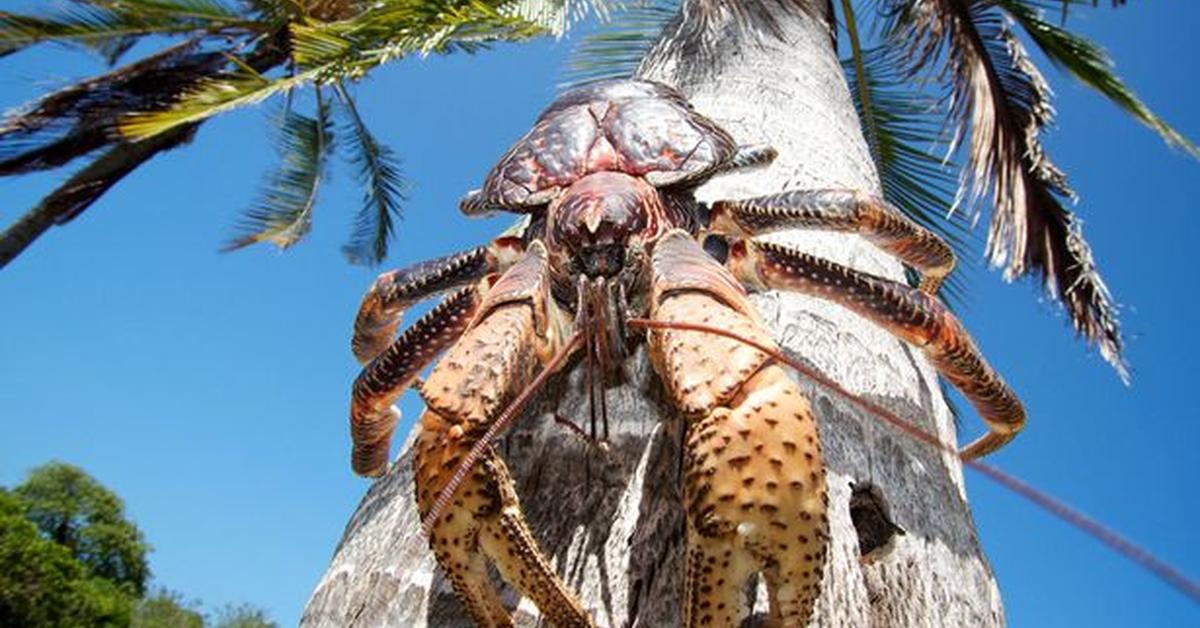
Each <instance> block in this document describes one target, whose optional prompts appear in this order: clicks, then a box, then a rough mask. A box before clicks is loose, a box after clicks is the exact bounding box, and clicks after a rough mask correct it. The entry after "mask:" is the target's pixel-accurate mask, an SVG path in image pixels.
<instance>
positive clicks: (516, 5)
mask: <svg viewBox="0 0 1200 628" xmlns="http://www.w3.org/2000/svg"><path fill="white" fill-rule="evenodd" d="M622 6H623V4H622V3H621V2H619V1H618V2H611V1H610V0H513V1H512V2H509V3H507V4H505V5H502V6H501V8H500V11H501V12H502V13H504V14H506V15H512V16H515V17H518V18H521V19H522V20H525V21H527V22H531V23H533V24H537V25H538V26H540V27H541V28H543V29H545V30H546V31H547V32H549V33H550V34H551V35H553V36H555V37H562V36H563V35H564V34H566V33H567V31H569V30H570V29H571V28H572V27H573V26H575V25H576V24H578V23H580V22H582V21H583V20H585V19H587V17H588V16H589V15H595V16H596V17H598V18H600V20H601V21H607V20H608V19H609V16H610V14H611V13H612V12H613V11H614V10H620V9H621V8H622Z"/></svg>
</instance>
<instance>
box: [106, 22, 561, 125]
mask: <svg viewBox="0 0 1200 628" xmlns="http://www.w3.org/2000/svg"><path fill="white" fill-rule="evenodd" d="M498 4H500V3H498ZM510 4H511V3H502V6H510ZM290 32H291V54H292V61H293V62H294V63H295V64H296V65H297V67H299V68H301V71H300V72H298V73H296V74H294V75H291V76H287V77H283V78H271V77H268V76H265V75H263V74H260V73H258V72H255V71H254V70H252V69H250V68H248V67H245V65H244V64H242V65H241V66H240V67H238V68H237V69H236V70H235V71H233V72H230V73H229V74H227V75H224V76H221V77H217V78H214V79H211V80H207V81H204V82H203V83H201V84H200V85H198V86H197V88H196V89H193V90H191V91H189V92H188V93H186V94H184V95H183V96H182V97H181V98H180V99H179V101H178V102H177V103H176V104H175V105H174V106H172V107H171V108H169V109H166V110H162V111H139V112H135V113H131V114H129V115H127V116H125V117H124V119H123V120H122V121H121V123H120V125H119V127H120V131H121V133H122V134H124V135H125V136H126V137H128V138H131V139H142V138H146V137H149V136H152V135H155V134H158V133H162V132H164V131H167V130H169V129H172V128H174V127H176V126H178V125H181V124H188V123H192V122H197V121H200V120H204V119H206V118H209V117H212V116H214V115H217V114H220V113H224V112H227V111H230V110H233V109H236V108H238V107H243V106H246V105H251V104H255V103H259V102H262V101H263V100H266V99H267V98H270V97H272V96H275V95H277V94H280V93H285V92H288V91H291V90H293V89H295V88H297V87H301V86H303V85H305V84H307V83H317V84H326V83H331V82H333V81H336V80H338V79H341V78H351V79H353V78H358V77H360V76H363V75H365V74H366V72H368V71H369V70H371V69H372V68H374V67H375V66H377V65H379V64H381V63H384V62H386V61H389V60H393V59H398V58H402V57H405V56H409V55H412V54H421V55H423V54H430V53H449V52H453V51H459V50H461V51H466V52H474V51H476V50H478V49H479V48H480V47H481V46H484V45H486V44H487V43H489V42H494V41H508V40H521V39H528V38H530V37H534V36H537V35H540V34H544V33H545V32H546V31H545V30H544V29H543V28H542V27H541V26H538V25H537V24H534V23H532V22H529V21H527V20H525V19H523V18H520V17H516V16H510V15H505V14H504V13H503V12H502V11H501V10H500V9H498V8H497V7H494V6H491V5H489V4H488V3H485V2H481V1H479V0H466V1H462V0H441V1H434V2H399V1H396V0H386V1H383V2H378V3H375V4H373V5H371V8H369V9H367V10H365V11H363V12H362V13H360V14H358V15H356V16H354V17H353V18H351V19H347V20H343V21H340V22H317V21H309V22H307V23H303V24H301V23H294V24H292V25H291V26H290ZM234 60H235V61H236V59H234Z"/></svg>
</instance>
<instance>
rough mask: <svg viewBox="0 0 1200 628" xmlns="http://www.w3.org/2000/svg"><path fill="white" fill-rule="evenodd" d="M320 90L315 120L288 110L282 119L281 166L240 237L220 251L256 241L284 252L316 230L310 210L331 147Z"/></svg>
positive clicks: (270, 177) (248, 216)
mask: <svg viewBox="0 0 1200 628" xmlns="http://www.w3.org/2000/svg"><path fill="white" fill-rule="evenodd" d="M319 94H320V93H319V92H318V98H317V111H316V116H315V117H309V116H306V115H303V114H299V113H296V112H295V111H292V109H291V108H290V107H289V108H285V109H284V111H283V113H282V114H281V115H280V116H279V136H278V140H277V142H276V147H277V149H278V151H279V155H280V162H279V166H278V168H277V169H276V170H275V171H274V172H272V173H271V174H270V175H268V177H267V180H266V183H265V185H264V187H263V191H262V193H261V194H260V196H259V199H258V200H257V201H256V202H255V203H254V205H252V206H251V207H250V209H249V210H248V211H247V212H246V215H245V216H244V217H243V219H242V221H241V225H240V230H241V231H242V234H241V235H238V236H237V237H235V238H234V239H233V240H232V241H230V242H229V244H227V245H226V246H225V247H224V248H223V249H222V250H224V251H232V250H235V249H240V248H243V247H246V246H249V245H251V244H255V243H257V242H270V243H272V244H274V245H276V246H278V247H279V248H281V249H286V248H288V247H290V246H292V245H294V244H296V243H297V242H299V241H300V240H301V239H302V238H303V237H304V236H305V235H307V234H308V232H309V230H310V229H311V228H312V211H313V206H314V205H315V204H316V202H317V192H318V190H319V189H320V187H321V182H322V180H323V179H324V174H325V170H326V163H327V161H328V156H329V153H330V150H331V147H332V141H333V136H332V130H331V128H330V120H329V107H328V105H326V104H325V102H323V100H322V99H321V98H320V96H319Z"/></svg>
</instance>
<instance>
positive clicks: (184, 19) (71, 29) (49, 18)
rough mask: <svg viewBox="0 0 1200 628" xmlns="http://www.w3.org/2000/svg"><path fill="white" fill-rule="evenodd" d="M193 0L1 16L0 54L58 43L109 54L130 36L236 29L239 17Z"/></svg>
mask: <svg viewBox="0 0 1200 628" xmlns="http://www.w3.org/2000/svg"><path fill="white" fill-rule="evenodd" d="M219 6H220V5H218V3H210V2H196V1H195V0H170V1H168V0H158V1H151V0H131V1H130V2H121V3H118V2H93V3H82V2H73V3H69V4H63V5H61V6H59V7H57V8H56V9H54V10H50V11H46V12H44V13H41V14H38V15H22V14H17V13H10V12H6V11H3V12H0V50H5V51H8V52H11V51H14V50H19V49H21V48H24V47H26V46H30V45H32V44H36V43H40V42H45V41H57V42H63V43H74V44H80V45H85V46H89V47H92V48H96V49H98V50H101V52H106V53H107V55H110V56H111V54H112V53H113V52H114V51H118V50H119V49H120V48H122V47H127V42H128V41H129V38H131V37H140V36H145V35H154V34H179V33H191V32H195V31H198V30H213V31H215V30H220V29H222V28H226V27H231V26H236V25H238V24H239V23H241V22H242V20H243V18H242V17H241V16H239V15H238V14H237V13H235V12H231V11H219V10H217V8H218V7H219Z"/></svg>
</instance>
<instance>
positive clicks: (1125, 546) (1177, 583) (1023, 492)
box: [626, 318, 1200, 602]
mask: <svg viewBox="0 0 1200 628" xmlns="http://www.w3.org/2000/svg"><path fill="white" fill-rule="evenodd" d="M626 324H627V325H629V327H631V328H633V329H676V330H680V331H698V332H703V333H706V334H712V335H714V336H722V337H725V338H730V339H733V340H736V341H738V342H741V343H744V344H746V345H747V346H750V347H753V348H755V349H758V350H759V351H762V352H763V353H766V354H768V355H770V356H771V357H773V358H775V359H776V360H778V361H779V362H781V363H783V364H787V365H788V366H790V367H792V368H793V369H795V370H796V372H797V373H799V374H800V375H801V376H803V377H806V378H808V379H810V380H812V381H814V382H816V383H817V384H818V385H820V386H822V387H824V388H825V389H827V390H829V391H832V392H834V393H836V394H837V395H838V396H840V397H842V398H843V399H845V400H846V401H849V402H850V403H852V404H854V405H856V406H858V407H859V408H862V409H863V410H865V411H867V412H869V413H871V414H873V415H875V416H877V417H879V418H881V419H883V420H884V421H886V422H888V423H889V424H891V425H892V426H894V427H895V428H897V429H899V430H900V431H902V432H904V433H906V434H908V435H910V436H912V437H913V438H915V439H917V440H919V441H921V442H923V443H927V444H929V445H932V446H934V447H936V448H938V449H940V450H942V451H944V452H946V453H948V454H950V455H952V456H955V457H957V458H958V459H959V460H962V463H963V464H964V465H966V466H968V467H970V468H972V469H974V470H976V471H978V472H980V473H982V474H983V475H984V476H986V477H987V478H989V479H990V480H992V481H993V482H996V483H997V484H999V485H1001V486H1003V487H1005V488H1007V489H1008V490H1010V491H1012V492H1014V493H1016V494H1017V495H1019V496H1021V497H1023V498H1024V499H1026V500H1028V501H1029V502H1031V503H1033V504H1034V505H1035V506H1037V507H1039V508H1041V509H1042V510H1045V511H1046V512H1048V513H1050V514H1051V515H1053V516H1055V517H1057V518H1059V519H1060V520H1062V521H1064V522H1066V523H1068V524H1070V525H1072V526H1074V527H1075V528H1077V529H1079V530H1081V531H1082V532H1084V533H1085V534H1088V535H1090V536H1091V537H1092V538H1095V539H1096V540H1098V541H1100V542H1101V543H1104V544H1105V545H1107V546H1109V547H1110V548H1112V549H1113V551H1115V552H1117V553H1119V554H1121V555H1123V556H1125V557H1126V558H1128V559H1129V560H1131V561H1133V562H1134V563H1135V564H1137V565H1140V566H1141V567H1142V568H1144V569H1146V570H1147V571H1149V572H1150V573H1152V574H1154V575H1155V576H1157V577H1158V578H1159V579H1161V580H1162V581H1163V582H1166V583H1167V584H1168V585H1170V586H1172V587H1175V588H1176V589H1178V590H1179V591H1181V592H1182V593H1183V594H1184V595H1187V596H1188V597H1190V598H1192V600H1194V601H1196V602H1200V582H1197V581H1196V580H1194V579H1192V578H1191V577H1189V576H1188V575H1187V574H1185V573H1183V572H1182V571H1180V570H1179V569H1178V568H1177V567H1175V566H1173V565H1171V564H1170V563H1168V562H1166V561H1164V560H1162V559H1161V558H1159V557H1157V556H1155V555H1154V554H1151V553H1150V552H1149V551H1147V550H1146V549H1144V548H1142V547H1141V546H1139V545H1138V544H1137V543H1134V542H1133V541H1131V540H1129V539H1127V538H1125V537H1123V536H1121V534H1119V533H1118V532H1116V531H1115V530H1113V529H1112V528H1109V527H1108V526H1106V525H1104V524H1102V523H1100V522H1099V521H1096V520H1095V519H1093V518H1091V517H1089V516H1088V515H1086V514H1084V513H1083V512H1081V511H1079V510H1078V509H1076V508H1074V507H1072V506H1070V505H1069V504H1066V503H1065V502H1063V501H1062V500H1060V499H1058V498H1056V497H1054V496H1052V495H1049V494H1047V493H1045V492H1043V491H1040V490H1038V489H1036V488H1034V487H1033V486H1030V485H1029V484H1028V483H1026V482H1025V481H1023V480H1021V479H1020V478H1018V477H1016V476H1014V475H1012V474H1010V473H1008V472H1006V471H1003V470H1001V469H1000V468H998V467H995V466H993V465H990V464H987V463H984V462H980V461H978V460H971V459H969V458H966V457H965V456H964V455H963V453H962V452H960V451H959V450H958V449H956V448H955V447H954V446H953V445H950V444H949V443H945V442H943V441H941V440H940V439H938V437H937V436H934V435H933V434H930V433H929V432H927V431H925V430H924V429H922V428H920V427H918V426H917V425H916V424H914V423H912V422H910V421H908V420H905V419H902V418H900V416H899V415H897V414H896V413H894V412H892V411H891V410H888V409H887V408H885V407H883V406H881V405H879V404H877V403H874V402H872V401H870V400H867V399H863V398H862V397H859V396H858V395H855V394H854V393H852V392H850V391H848V390H846V389H845V388H844V387H843V386H842V385H840V384H838V383H837V382H835V381H833V380H832V379H829V378H828V377H826V376H825V375H822V374H821V373H819V372H817V371H815V370H813V369H811V368H809V367H808V366H806V365H805V364H803V363H801V362H800V361H799V360H795V359H793V358H791V357H789V356H788V355H787V354H786V353H784V352H782V351H780V350H779V349H778V348H775V347H774V346H771V345H766V344H763V343H761V342H759V341H757V340H754V339H752V338H747V337H745V336H742V335H739V334H737V333H734V332H731V331H729V330H727V329H722V328H719V327H714V326H712V325H704V324H700V323H686V322H678V321H655V320H649V319H645V318H631V319H629V320H628V321H626Z"/></svg>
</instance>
